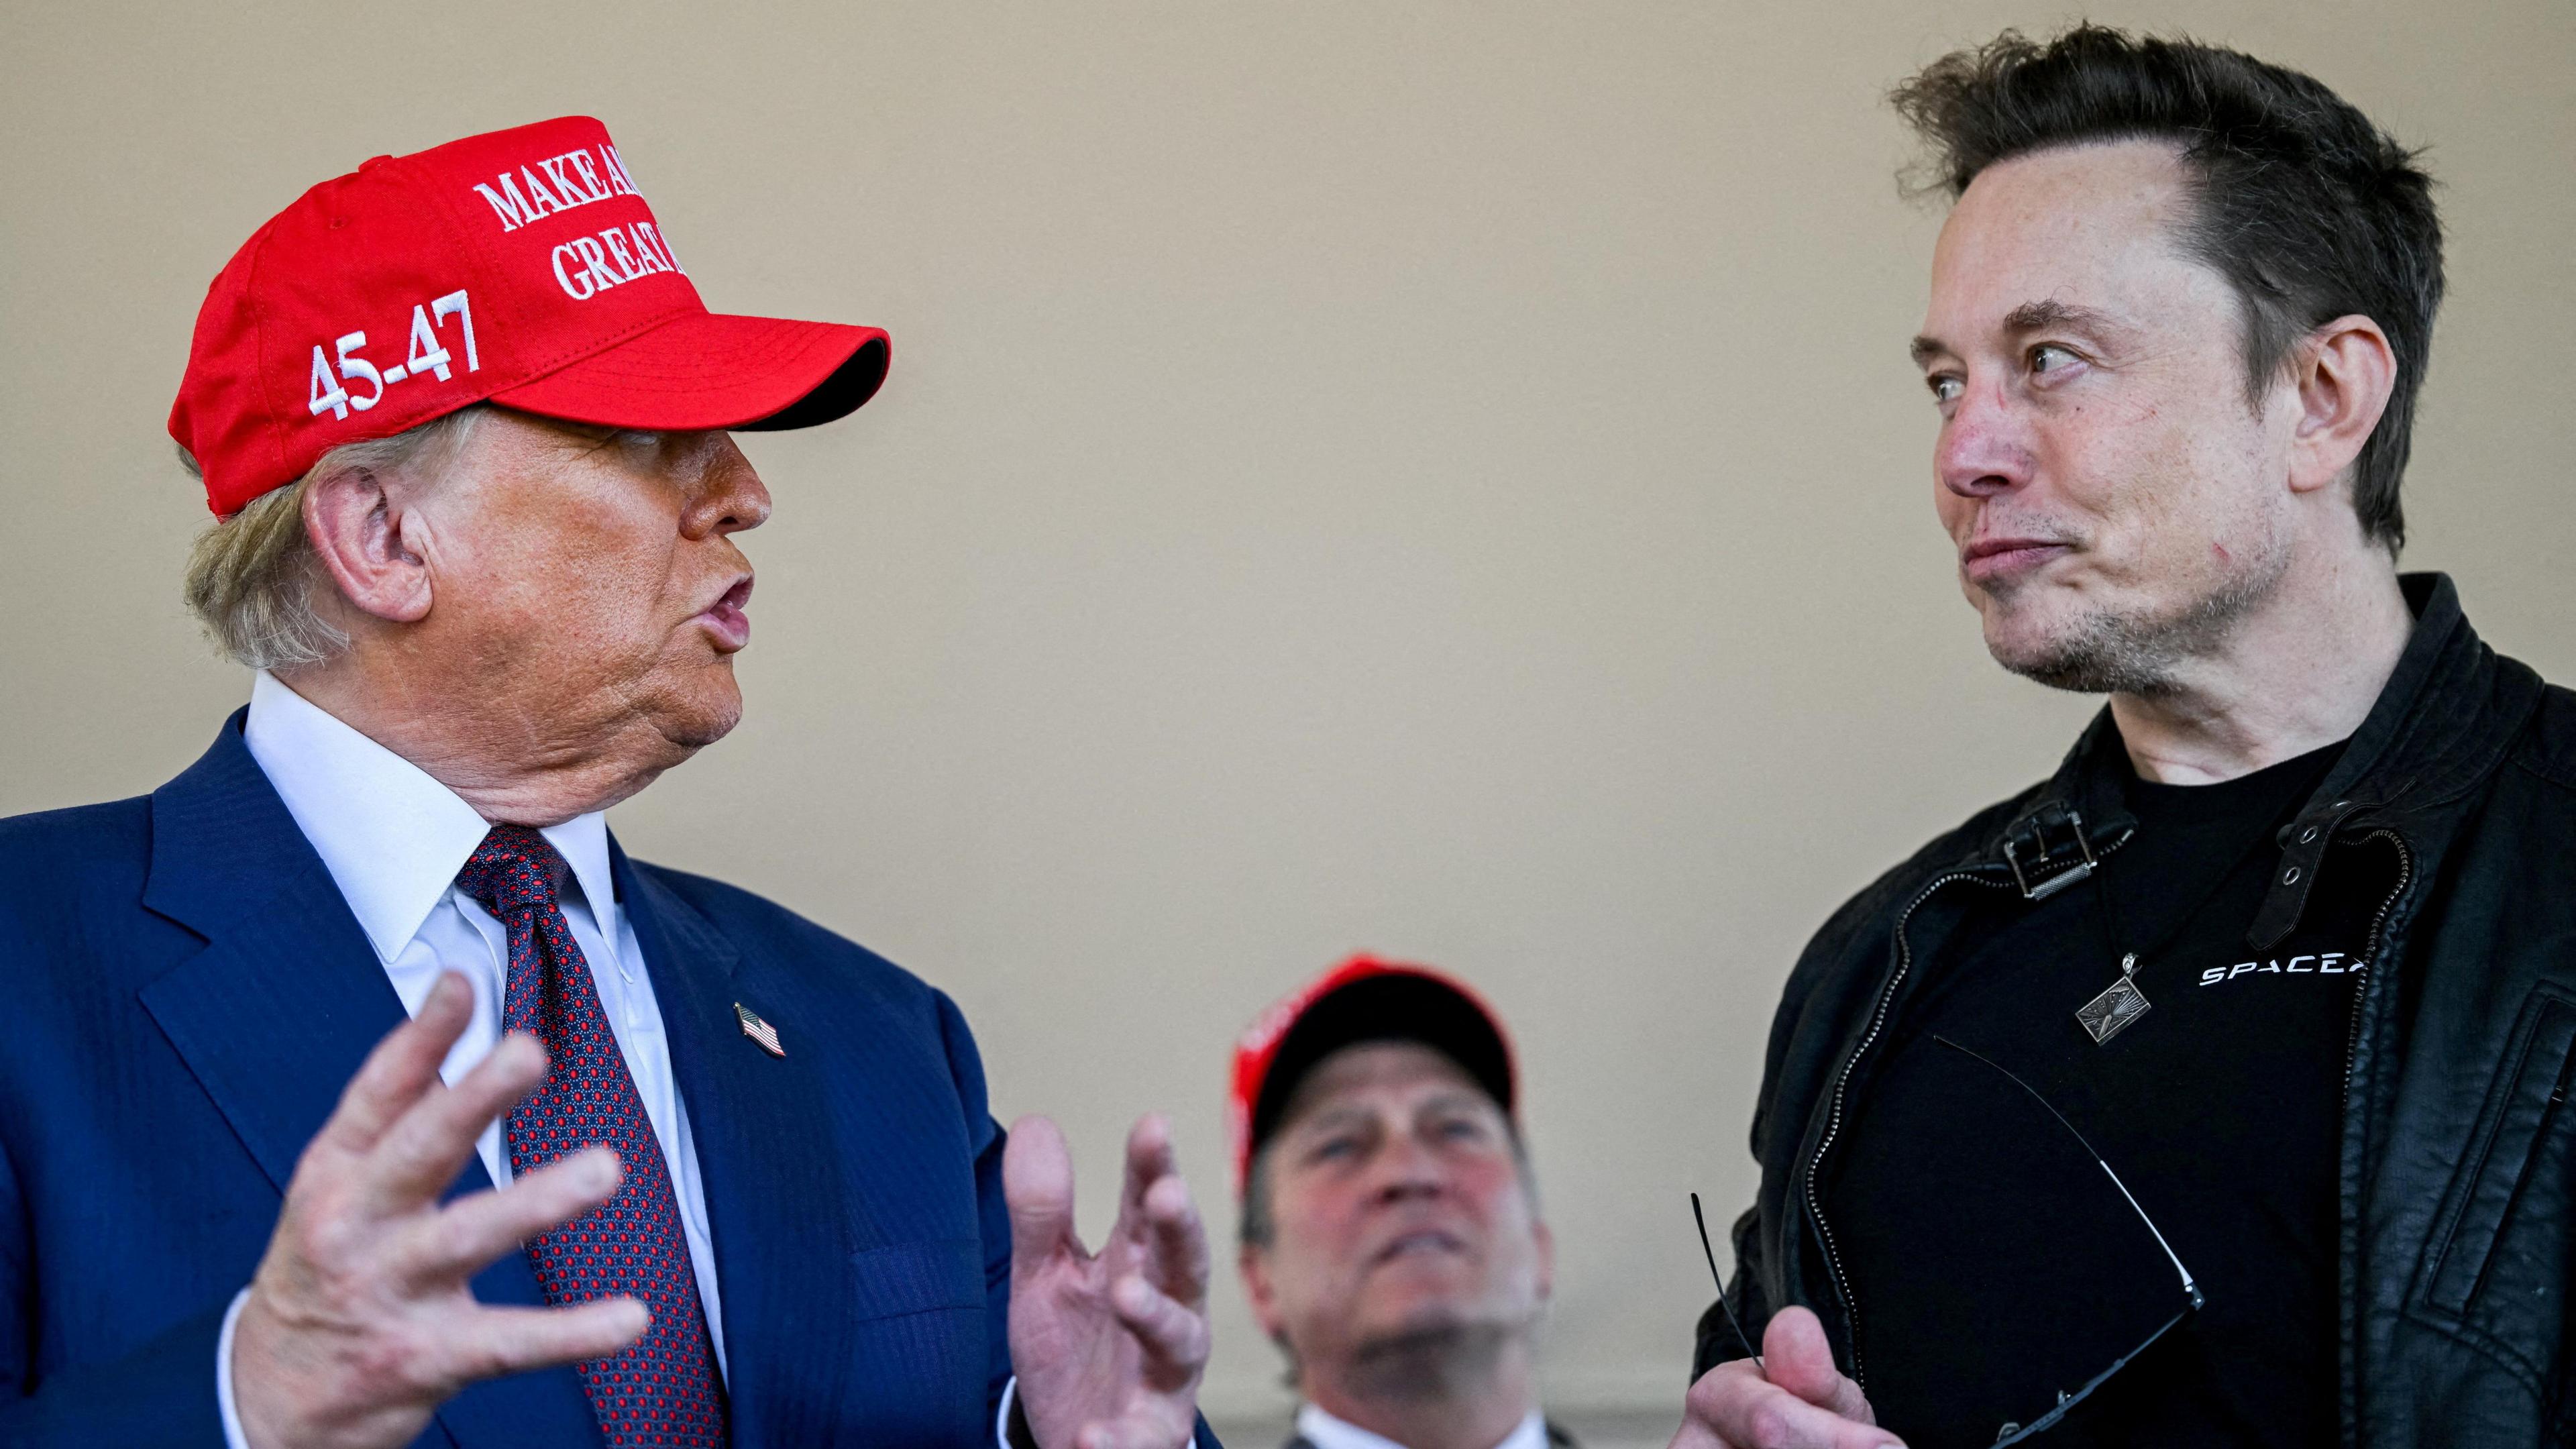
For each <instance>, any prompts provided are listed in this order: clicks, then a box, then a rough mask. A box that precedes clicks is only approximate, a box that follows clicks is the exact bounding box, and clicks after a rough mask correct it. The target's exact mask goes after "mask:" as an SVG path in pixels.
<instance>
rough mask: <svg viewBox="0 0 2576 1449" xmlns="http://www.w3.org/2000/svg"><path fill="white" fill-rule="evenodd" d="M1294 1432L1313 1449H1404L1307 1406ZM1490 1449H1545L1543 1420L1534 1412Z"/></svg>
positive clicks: (1545, 1424) (1544, 1420)
mask: <svg viewBox="0 0 2576 1449" xmlns="http://www.w3.org/2000/svg"><path fill="white" fill-rule="evenodd" d="M1297 1432H1298V1433H1299V1434H1300V1435H1302V1436H1304V1438H1305V1440H1306V1442H1307V1443H1309V1444H1312V1445H1314V1446H1315V1449H1404V1446H1403V1445H1401V1444H1398V1443H1396V1442H1395V1441H1394V1440H1392V1439H1389V1438H1387V1437H1386V1436H1384V1435H1382V1434H1372V1433H1370V1432H1369V1431H1368V1430H1366V1429H1363V1428H1361V1427H1360V1426H1359V1425H1357V1424H1353V1423H1350V1422H1348V1421H1346V1420H1342V1419H1336V1418H1334V1417H1333V1416H1332V1415H1330V1414H1327V1413H1325V1412H1324V1411H1323V1410H1321V1409H1319V1408H1316V1407H1315V1406H1314V1405H1313V1404H1308V1405H1306V1406H1304V1407H1303V1408H1300V1409H1299V1410H1298V1411H1297ZM1494 1449H1547V1419H1546V1417H1545V1416H1543V1415H1542V1414H1540V1413H1539V1411H1538V1410H1536V1409H1532V1410H1530V1411H1529V1417H1528V1418H1526V1419H1523V1420H1521V1421H1520V1423H1519V1424H1518V1425H1517V1426H1515V1427H1514V1428H1513V1429H1512V1432H1510V1433H1508V1434H1506V1435H1504V1436H1503V1441H1502V1442H1501V1443H1499V1444H1497V1445H1495V1446H1494Z"/></svg>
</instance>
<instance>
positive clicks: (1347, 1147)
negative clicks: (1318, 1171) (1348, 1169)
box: [1314, 1137, 1360, 1162]
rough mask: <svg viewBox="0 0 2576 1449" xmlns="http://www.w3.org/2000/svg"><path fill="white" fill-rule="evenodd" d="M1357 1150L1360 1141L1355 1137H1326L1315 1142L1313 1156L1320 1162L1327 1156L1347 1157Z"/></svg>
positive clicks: (1327, 1157)
mask: <svg viewBox="0 0 2576 1449" xmlns="http://www.w3.org/2000/svg"><path fill="white" fill-rule="evenodd" d="M1359 1150H1360V1142H1359V1139H1358V1138H1356V1137H1327V1138H1325V1139H1324V1140H1323V1141H1321V1142H1318V1143H1316V1144H1315V1152H1314V1157H1315V1160H1316V1161H1318V1162H1322V1161H1325V1160H1327V1159H1329V1158H1336V1157H1348V1156H1350V1155H1351V1154H1352V1153H1354V1152H1357V1151H1359Z"/></svg>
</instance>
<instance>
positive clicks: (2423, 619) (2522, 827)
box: [1693, 574, 2576, 1449]
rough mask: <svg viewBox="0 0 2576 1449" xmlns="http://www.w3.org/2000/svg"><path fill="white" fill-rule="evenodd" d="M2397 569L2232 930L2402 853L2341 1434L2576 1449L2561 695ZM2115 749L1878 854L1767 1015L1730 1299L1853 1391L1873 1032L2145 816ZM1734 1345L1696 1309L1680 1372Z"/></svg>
mask: <svg viewBox="0 0 2576 1449" xmlns="http://www.w3.org/2000/svg"><path fill="white" fill-rule="evenodd" d="M2402 582H2403V584H2404V587H2405V591H2406V598H2407V603H2408V604H2409V606H2410V607H2412V608H2413V610H2414V611H2415V616H2416V623H2415V632H2414V634H2413V637H2412V638H2411V639H2410V640H2409V642H2408V644H2407V646H2406V651H2405V653H2404V655H2403V656H2402V657H2401V658H2400V660H2399V662H2398V665H2397V669H2396V672H2395V674H2394V675H2392V676H2391V677H2390V679H2389V681H2388V684H2387V687H2386V688H2385V689H2384V690H2383V691H2382V692H2381V694H2380V697H2379V702H2378V703H2377V704H2376V705H2375V706H2373V707H2372V709H2371V712H2370V716H2369V718H2368V719H2367V720H2365V721H2364V722H2363V723H2362V726H2361V729H2360V730H2359V732H2357V733H2356V734H2355V735H2354V736H2353V738H2352V742H2351V744H2350V745H2349V746H2347V747H2346V749H2345V751H2344V754H2343V757H2342V759H2341V760H2340V761H2339V762H2338V763H2337V764H2336V766H2335V768H2334V771H2333V773H2332V774H2330V775H2329V776H2327V778H2326V780H2325V783H2324V784H2323V785H2322V786H2320V787H2319V788H2318V791H2317V793H2316V795H2315V797H2314V798H2312V799H2311V800H2309V801H2308V803H2307V805H2306V806H2305V807H2304V808H2303V809H2302V810H2301V811H2300V813H2299V815H2298V818H2297V820H2296V821H2295V822H2294V823H2293V824H2292V825H2291V826H2289V827H2288V828H2287V829H2286V830H2284V831H2283V832H2282V843H2281V856H2280V859H2279V861H2278V862H2277V863H2276V865H2275V867H2274V872H2273V887H2272V891H2271V894H2270V896H2269V897H2268V898H2267V899H2266V900H2265V902H2264V904H2263V907H2262V909H2261V911H2260V912H2259V913H2258V915H2257V917H2256V920H2255V924H2254V927H2253V930H2252V931H2251V932H2250V933H2249V941H2250V944H2252V945H2253V946H2254V947H2255V948H2256V949H2258V950H2260V949H2266V948H2268V947H2269V946H2270V945H2271V944H2272V943H2274V942H2276V941H2278V940H2280V939H2281V938H2282V937H2283V936H2286V935H2287V934H2288V933H2289V931H2290V930H2291V929H2292V928H2293V927H2294V926H2295V925H2296V924H2297V921H2298V919H2299V916H2300V913H2301V912H2302V911H2303V910H2304V909H2305V907H2306V904H2307V900H2308V890H2309V887H2310V886H2311V885H2313V884H2314V882H2315V881H2316V879H2317V877H2318V875H2319V874H2320V873H2321V872H2324V873H2331V872H2333V871H2334V870H2335V869H2336V868H2337V861H2338V857H2339V856H2340V855H2341V854H2342V853H2343V852H2344V851H2346V850H2349V849H2351V848H2353V847H2354V846H2355V845H2357V844H2358V843H2360V842H2362V841H2365V840H2372V839H2375V838H2378V837H2382V836H2386V837H2392V838H2393V840H2394V843H2395V845H2396V847H2397V850H2398V855H2399V860H2400V867H2399V870H2398V872H2397V876H2396V883H2395V887H2394V889H2393V890H2391V891H2390V892H2389V893H2388V895H2387V896H2386V897H2385V899H2384V900H2382V901H2381V902H2380V903H2379V904H2378V906H2377V910H2376V915H2375V918H2374V919H2375V924H2374V926H2373V927H2372V940H2371V944H2370V945H2369V947H2368V948H2367V949H2368V952H2369V959H2370V961H2371V963H2372V965H2373V967H2374V968H2376V969H2373V970H2372V971H2371V973H2370V976H2369V982H2368V985H2367V986H2366V987H2365V988H2364V989H2363V991H2362V992H2361V993H2360V994H2359V996H2358V997H2357V998H2356V1005H2355V1009H2354V1014H2353V1022H2352V1035H2351V1043H2350V1049H2349V1052H2348V1055H2347V1061H2346V1066H2347V1071H2346V1078H2345V1086H2344V1127H2343V1171H2342V1244H2341V1256H2342V1264H2343V1271H2342V1290H2341V1291H2342V1313H2341V1323H2342V1343H2341V1379H2342V1415H2343V1440H2344V1442H2345V1443H2346V1444H2347V1445H2369V1446H2373V1449H2395V1446H2417V1445H2421V1446H2432V1445H2516V1446H2519V1445H2539V1444H2569V1443H2576V1406H2571V1403H2570V1399H2571V1395H2570V1394H2569V1392H2568V1389H2569V1383H2568V1379H2569V1356H2568V1350H2569V1341H2568V1340H2569V1335H2568V1312H2567V1305H2568V1300H2569V1288H2570V1275H2571V1273H2576V1252H2571V1251H2570V1249H2571V1246H2576V1238H2571V1234H2570V1230H2569V1222H2570V1217H2569V1210H2570V1206H2571V1198H2576V1106H2571V1105H2569V1104H2568V1102H2567V1097H2568V1095H2569V1090H2570V1086H2571V1077H2572V1076H2576V694H2571V693H2569V692H2568V691H2567V690H2564V689H2560V688H2557V687H2555V686H2551V685H2546V684H2543V683H2542V682H2541V680H2540V677H2539V676H2538V675H2537V674H2535V673H2533V672H2532V671H2531V670H2530V669H2529V668H2527V667H2526V666H2524V665H2522V664H2519V663H2517V662H2515V661H2514V660H2511V659H2507V658H2504V657H2503V656H2501V655H2499V654H2497V653H2496V652H2495V651H2494V650H2492V649H2489V648H2488V647H2487V646H2486V645H2485V644H2483V643H2481V642H2480V641H2479V639H2478V637H2477V634H2476V632H2475V631H2474V630H2472V629H2471V628H2470V627H2469V622H2468V620H2467V618H2466V617H2465V616H2464V615H2462V613H2461V612H2460V604H2459V596H2458V594H2457V593H2456V592H2455V591H2454V590H2453V588H2452V585H2451V582H2450V580H2449V579H2447V578H2445V577H2443V576H2441V575H2439V574H2411V575H2408V576H2406V577H2405V578H2404V580H2403V581H2402ZM2111 748H2116V744H2115V743H2114V741H2113V735H2112V731H2111V730H2110V728H2109V721H2108V716H2107V713H2106V715H2105V716H2103V717H2101V718H2097V719H2096V720H2095V721H2094V724H2093V726H2092V727H2091V728H2090V729H2089V730H2087V731H2086V732H2085V735H2084V737H2083V739H2082V740H2080V741H2079V742H2078V743H2077V744H2076V746H2075V749H2074V750H2073V752H2071V753H2070V754H2069V755H2068V756H2067V759H2066V762H2065V764H2064V765H2063V766H2062V767H2061V768H2060V769H2059V771H2058V773H2057V775H2056V776H2055V777H2054V778H2052V779H2050V780H2049V781H2048V782H2047V783H2045V784H2042V785H2039V786H2037V787H2035V788H2033V789H2031V790H2029V791H2026V792H2024V793H2023V794H2021V795H2019V796H2017V797H2015V798H2014V799H2011V800H2008V801H2005V802H2003V803H2002V804H1999V805H1995V806H1993V807H1991V808H1989V809H1987V810H1984V811H1982V812H1980V813H1979V814H1977V815H1976V816H1975V817H1973V818H1972V819H1970V820H1969V821H1968V823H1967V824H1966V825H1964V826H1962V827H1961V828H1960V829H1958V830H1955V831H1953V832H1951V833H1950V834H1948V835H1945V836H1942V837H1941V838H1940V839H1938V840H1935V841H1933V842H1932V843H1931V844H1930V845H1928V846H1925V847H1924V848H1923V849H1922V850H1921V851H1919V852H1917V853H1916V854H1915V855H1914V857H1913V858H1912V859H1910V860H1908V861H1906V862H1905V863H1904V864H1902V865H1900V866H1898V867H1897V868H1896V869H1894V870H1892V871H1890V872H1888V873H1887V874H1886V875H1885V876H1883V877H1881V878H1880V879H1879V880H1878V882H1877V883H1876V884H1874V885H1872V886H1870V887H1869V888H1868V889H1867V890H1864V891H1862V892H1861V893H1860V894H1859V895H1858V896H1856V897H1854V898H1853V899H1852V900H1851V901H1850V902H1848V903H1847V904H1845V905H1844V906H1843V908H1842V909H1841V910H1839V911H1837V912H1836V913H1835V914H1834V916H1833V918H1832V919H1831V920H1829V921H1827V922H1826V923H1825V926H1824V929H1823V930H1821V931H1819V932H1817V934H1816V937H1815V939H1814V940H1813V941H1812V942H1810V943H1809V944H1808V947H1807V949H1806V952H1805V954H1804V955H1802V956H1801V957H1800V958H1799V960H1798V965H1797V968H1796V969H1795V970H1794V971H1793V972H1792V973H1791V974H1790V977H1789V984H1788V986H1787V988H1786V989H1785V990H1784V991H1783V993H1782V995H1781V1001H1780V1010H1779V1015H1778V1016H1777V1017H1776V1018H1775V1019H1774V1021H1773V1023H1772V1027H1771V1041H1770V1047H1769V1052H1768V1055H1767V1059H1766V1061H1765V1063H1764V1068H1763V1082H1762V1095H1761V1097H1760V1099H1759V1102H1758V1104H1757V1106H1756V1108H1755V1111H1754V1118H1753V1152H1754V1156H1755V1157H1756V1158H1757V1159H1759V1161H1760V1162H1761V1165H1762V1184H1761V1188H1760V1191H1759V1193H1758V1194H1757V1195H1756V1198H1755V1201H1754V1205H1753V1207H1752V1209H1751V1210H1750V1211H1748V1212H1746V1213H1745V1214H1744V1216H1743V1217H1742V1218H1740V1219H1738V1220H1737V1222H1736V1225H1735V1253H1736V1270H1735V1276H1734V1279H1733V1280H1732V1281H1731V1282H1730V1283H1729V1284H1728V1287H1727V1298H1728V1301H1729V1302H1730V1303H1732V1304H1733V1306H1734V1308H1735V1311H1736V1314H1737V1316H1738V1317H1740V1318H1741V1319H1743V1320H1744V1325H1745V1328H1746V1330H1747V1331H1748V1332H1750V1333H1751V1334H1752V1335H1753V1336H1754V1338H1755V1339H1756V1340H1757V1341H1758V1340H1759V1339H1760V1337H1761V1334H1762V1329H1763V1325H1764V1324H1765V1323H1767V1322H1768V1321H1769V1320H1770V1317H1771V1313H1772V1310H1773V1309H1774V1308H1775V1307H1776V1306H1779V1305H1783V1304H1791V1303H1798V1304H1805V1305H1807V1306H1808V1307H1810V1308H1813V1309H1814V1310H1816V1312H1817V1313H1818V1314H1819V1315H1820V1316H1821V1317H1822V1318H1823V1320H1824V1323H1825V1328H1826V1331H1827V1333H1828V1334H1829V1335H1830V1336H1831V1337H1832V1339H1833V1341H1834V1344H1835V1349H1836V1353H1837V1355H1838V1357H1839V1358H1840V1359H1841V1361H1842V1363H1843V1365H1844V1367H1845V1369H1846V1371H1848V1372H1852V1373H1853V1374H1854V1376H1855V1377H1857V1378H1859V1379H1860V1380H1861V1383H1862V1386H1863V1388H1864V1389H1866V1388H1867V1384H1868V1380H1867V1365H1866V1364H1855V1363H1854V1362H1853V1358H1852V1342H1853V1336H1852V1333H1851V1323H1852V1314H1853V1312H1854V1307H1853V1304H1852V1302H1851V1298H1850V1290H1849V1285H1848V1284H1847V1283H1846V1282H1845V1281H1844V1280H1843V1278H1842V1275H1841V1273H1840V1270H1839V1266H1838V1264H1837V1261H1836V1256H1835V1251H1834V1248H1833V1245H1832V1237H1831V1226H1830V1224H1828V1223H1827V1222H1825V1221H1824V1220H1823V1218H1822V1217H1821V1215H1820V1214H1819V1212H1818V1210H1817V1203H1816V1197H1815V1191H1816V1189H1815V1182H1816V1171H1817V1164H1818V1160H1819V1158H1820V1157H1821V1156H1823V1155H1825V1154H1829V1153H1830V1152H1832V1151H1833V1147H1834V1139H1835V1138H1836V1136H1837V1135H1838V1134H1839V1131H1840V1128H1841V1125H1842V1108H1843V1104H1844V1102H1845V1100H1846V1098H1847V1097H1848V1095H1849V1094H1850V1093H1851V1092H1852V1091H1853V1090H1855V1084H1856V1083H1861V1082H1865V1079H1866V1077H1867V1075H1868V1072H1869V1070H1870V1067H1871V1064H1872V1052H1873V1050H1874V1048H1875V1047H1876V1046H1877V1044H1878V1042H1879V1041H1880V1039H1881V1038H1882V1032H1881V1027H1882V1026H1883V1025H1884V1023H1885V1022H1886V1020H1887V1019H1888V1017H1889V1015H1890V1014H1891V1013H1892V1012H1894V1011H1896V1010H1900V1009H1902V1006H1903V1003H1904V1001H1905V999H1906V998H1907V996H1908V995H1909V993H1910V991H1911V990H1912V988H1913V986H1914V985H1915V984H1916V981H1917V979H1918V978H1919V975H1920V974H1921V972H1922V970H1924V969H1925V963H1938V962H1939V961H1941V960H1942V959H1943V954H1942V952H1943V945H1944V943H1945V941H1946V940H1947V938H1948V936H1949V935H1950V933H1951V932H1952V930H1953V929H1954V928H1955V927H1956V925H1957V923H1958V922H1959V920H1960V918H1961V917H1962V915H1963V914H1964V913H1965V912H1964V907H1965V906H1966V904H1967V903H1968V901H1969V900H1971V899H1984V900H1987V901H1991V900H1992V899H1993V896H1994V893H1995V892H1997V891H2004V892H2018V893H2022V894H2025V895H2027V894H2029V893H2030V892H2033V891H2038V892H2040V893H2043V894H2044V893H2045V892H2046V890H2047V889H2048V887H2049V885H2050V883H2051V882H2052V881H2056V880H2058V879H2059V878H2060V877H2061V876H2065V875H2068V874H2070V873H2076V872H2082V871H2084V870H2086V869H2089V867H2088V865H2087V864H2086V862H2087V859H2088V852H2089V853H2090V854H2092V855H2098V854H2099V853H2100V852H2102V851H2104V850H2109V849H2115V848H2117V842H2118V841H2119V840H2121V839H2122V838H2124V837H2125V835H2126V834H2127V832H2128V831H2129V829H2130V828H2131V826H2132V824H2133V822H2131V821H2130V820H2129V819H2127V818H2126V817H2125V815H2124V813H2123V812H2122V811H2121V810H2120V809H2119V807H2118V806H2117V804H2116V803H2105V802H2104V801H2103V799H2102V798H2101V794H2100V792H2099V790H2098V789H2093V790H2089V791H2088V788H2087V784H2086V782H2087V781H2088V779H2095V778H2098V776H2095V775H2093V774H2092V773H2091V772H2090V771H2088V769H2087V768H2086V767H2087V766H2088V765H2090V764H2092V763H2095V762H2096V759H2097V756H2098V755H2099V754H2100V752H2102V751H2105V750H2108V749H2111ZM2088 806H2089V807H2091V808H2087V807H2088ZM2079 819H2080V834H2081V836H2082V839H2081V840H2080V841H2079V838H2078V836H2079ZM2008 847H2009V851H2008ZM2380 859H2382V860H2384V859H2385V857H2380ZM1740 1352H1741V1350H1740V1349H1738V1348H1737V1347H1736V1346H1735V1337H1734V1334H1733V1333H1732V1332H1731V1331H1730V1330H1729V1329H1728V1328H1727V1326H1726V1322H1725V1319H1724V1318H1723V1316H1721V1315H1720V1314H1719V1313H1718V1311H1717V1309H1716V1308H1715V1307H1714V1306H1712V1307H1711V1308H1710V1310H1709V1312H1708V1313H1707V1314H1706V1315H1703V1316H1702V1318H1701V1320H1700V1325H1699V1347H1698V1352H1697V1354H1696V1356H1695V1363H1694V1368H1693V1373H1694V1375H1696V1374H1698V1373H1701V1372H1704V1371H1706V1369H1707V1368H1708V1366H1709V1365H1711V1364H1713V1363H1716V1362H1719V1361H1721V1360H1723V1359H1727V1358H1732V1357H1736V1356H1737V1355H1738V1354H1740Z"/></svg>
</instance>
